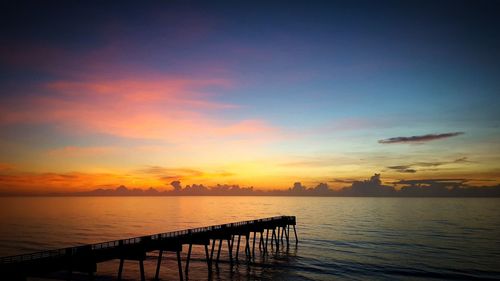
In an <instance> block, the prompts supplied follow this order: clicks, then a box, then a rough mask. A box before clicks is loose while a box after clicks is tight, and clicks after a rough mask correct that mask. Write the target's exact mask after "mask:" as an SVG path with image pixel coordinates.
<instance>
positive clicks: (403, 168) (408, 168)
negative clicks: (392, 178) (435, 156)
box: [387, 157, 473, 173]
mask: <svg viewBox="0 0 500 281" xmlns="http://www.w3.org/2000/svg"><path fill="white" fill-rule="evenodd" d="M468 163H473V161H470V160H468V159H467V157H461V158H458V159H455V160H453V161H434V162H415V163H412V164H407V165H395V166H388V167H387V169H389V170H392V171H396V172H399V173H416V172H417V169H416V168H417V167H420V168H426V170H429V168H437V167H439V166H443V165H451V164H468ZM433 170H437V169H433Z"/></svg>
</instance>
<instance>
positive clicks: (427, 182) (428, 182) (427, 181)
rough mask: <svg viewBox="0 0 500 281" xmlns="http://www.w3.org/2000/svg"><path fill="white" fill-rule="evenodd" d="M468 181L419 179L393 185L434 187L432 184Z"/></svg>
mask: <svg viewBox="0 0 500 281" xmlns="http://www.w3.org/2000/svg"><path fill="white" fill-rule="evenodd" d="M467 181H468V179H463V178H462V179H461V178H449V179H417V180H400V181H397V182H393V184H410V185H422V184H425V185H432V184H463V183H465V182H467Z"/></svg>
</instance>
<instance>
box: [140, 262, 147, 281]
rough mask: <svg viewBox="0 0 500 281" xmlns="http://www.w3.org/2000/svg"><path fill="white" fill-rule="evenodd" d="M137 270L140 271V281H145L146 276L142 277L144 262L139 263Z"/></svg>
mask: <svg viewBox="0 0 500 281" xmlns="http://www.w3.org/2000/svg"><path fill="white" fill-rule="evenodd" d="M139 270H140V271H141V281H146V276H145V275H144V261H143V260H140V261H139Z"/></svg>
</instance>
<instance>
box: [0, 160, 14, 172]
mask: <svg viewBox="0 0 500 281" xmlns="http://www.w3.org/2000/svg"><path fill="white" fill-rule="evenodd" d="M14 168H15V167H14V165H12V164H9V163H2V162H0V172H9V171H12V170H14Z"/></svg>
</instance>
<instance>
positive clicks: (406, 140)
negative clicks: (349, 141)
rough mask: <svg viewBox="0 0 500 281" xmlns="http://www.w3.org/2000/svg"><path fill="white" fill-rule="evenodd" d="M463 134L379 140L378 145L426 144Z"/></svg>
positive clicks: (454, 133)
mask: <svg viewBox="0 0 500 281" xmlns="http://www.w3.org/2000/svg"><path fill="white" fill-rule="evenodd" d="M463 134H464V132H453V133H444V134H428V135H421V136H411V137H394V138H388V139H383V140H379V141H378V142H379V143H383V144H388V143H408V142H410V143H412V142H428V141H433V140H439V139H445V138H451V137H455V136H458V135H463Z"/></svg>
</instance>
